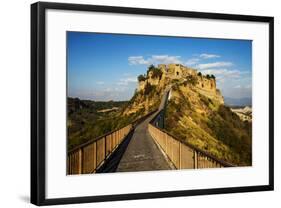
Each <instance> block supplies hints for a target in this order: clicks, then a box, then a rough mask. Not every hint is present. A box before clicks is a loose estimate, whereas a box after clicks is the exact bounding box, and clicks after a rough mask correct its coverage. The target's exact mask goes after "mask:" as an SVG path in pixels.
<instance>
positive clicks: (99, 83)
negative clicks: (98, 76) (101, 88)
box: [96, 81, 104, 85]
mask: <svg viewBox="0 0 281 208" xmlns="http://www.w3.org/2000/svg"><path fill="white" fill-rule="evenodd" d="M96 83H97V84H98V85H103V84H104V82H103V81H97V82H96Z"/></svg>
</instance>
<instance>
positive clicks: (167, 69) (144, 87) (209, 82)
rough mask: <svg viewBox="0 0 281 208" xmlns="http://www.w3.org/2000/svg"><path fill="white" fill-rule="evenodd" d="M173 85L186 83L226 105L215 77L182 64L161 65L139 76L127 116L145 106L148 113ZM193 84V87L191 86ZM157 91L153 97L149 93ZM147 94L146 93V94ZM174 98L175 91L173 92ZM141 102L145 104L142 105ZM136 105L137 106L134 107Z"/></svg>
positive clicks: (152, 67)
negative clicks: (165, 89)
mask: <svg viewBox="0 0 281 208" xmlns="http://www.w3.org/2000/svg"><path fill="white" fill-rule="evenodd" d="M173 83H178V84H179V83H184V84H188V85H186V86H187V87H190V86H191V85H192V87H193V88H194V90H196V91H197V92H198V93H200V94H202V95H204V96H206V97H207V98H210V99H212V100H216V101H217V102H218V103H220V104H224V100H223V96H222V95H221V92H220V90H219V89H217V87H216V78H215V76H214V75H203V74H202V73H201V72H198V71H197V70H196V69H193V68H190V67H187V66H183V65H182V64H168V65H165V64H159V65H158V66H157V67H155V66H153V65H151V66H149V68H148V71H147V74H144V75H139V77H138V87H137V90H136V93H135V95H134V101H135V102H134V103H133V105H131V107H130V108H128V109H127V110H126V111H125V114H131V113H135V112H137V111H139V110H140V108H142V107H143V106H144V107H145V111H146V112H148V111H149V110H151V108H153V107H155V106H156V105H157V104H158V101H159V97H158V96H161V95H162V94H161V92H162V91H163V89H164V88H165V87H166V86H168V85H171V84H173ZM190 84H191V85H190ZM151 90H152V91H155V93H154V95H156V96H152V95H151V93H147V92H148V91H151ZM144 92H146V93H144ZM143 93H144V94H150V97H149V98H148V97H147V99H146V100H143V98H144V97H142V98H141V96H140V95H142V94H143ZM171 96H173V91H172V92H171ZM141 102H144V103H143V105H141ZM134 104H135V105H134Z"/></svg>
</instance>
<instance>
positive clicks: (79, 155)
mask: <svg viewBox="0 0 281 208" xmlns="http://www.w3.org/2000/svg"><path fill="white" fill-rule="evenodd" d="M82 168H83V152H82V149H79V150H78V174H82V173H83V169H82Z"/></svg>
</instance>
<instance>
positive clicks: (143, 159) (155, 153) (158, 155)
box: [116, 113, 171, 172]
mask: <svg viewBox="0 0 281 208" xmlns="http://www.w3.org/2000/svg"><path fill="white" fill-rule="evenodd" d="M155 115H156V113H155V114H152V115H151V116H149V117H148V118H147V119H146V120H144V121H143V122H142V123H141V124H139V125H138V126H137V127H136V129H135V132H134V134H133V136H132V138H131V141H130V143H129V145H128V147H127V149H126V151H125V153H124V155H123V156H122V158H121V161H120V163H119V165H118V168H117V170H116V172H128V171H148V170H169V169H171V167H170V165H169V163H168V162H167V160H166V158H165V157H164V155H163V154H162V152H161V151H160V149H159V148H158V146H157V145H156V144H155V142H154V141H153V138H152V137H151V136H150V134H149V132H148V123H149V121H150V120H151V119H152V118H153V117H154V116H155Z"/></svg>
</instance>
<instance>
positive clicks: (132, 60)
mask: <svg viewBox="0 0 281 208" xmlns="http://www.w3.org/2000/svg"><path fill="white" fill-rule="evenodd" d="M128 61H129V64H130V65H140V64H141V65H148V64H149V62H148V61H147V60H145V59H144V58H143V56H130V57H129V58H128Z"/></svg>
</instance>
